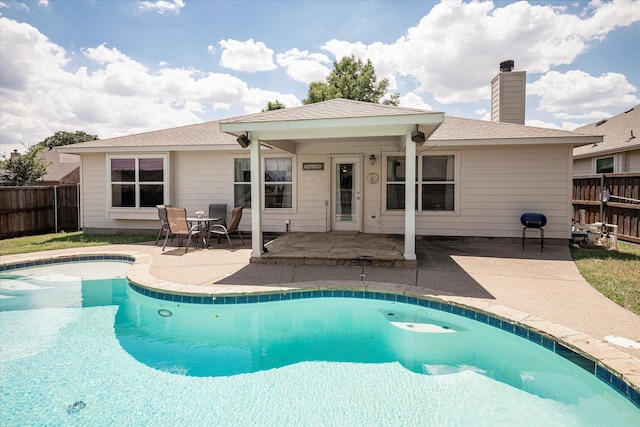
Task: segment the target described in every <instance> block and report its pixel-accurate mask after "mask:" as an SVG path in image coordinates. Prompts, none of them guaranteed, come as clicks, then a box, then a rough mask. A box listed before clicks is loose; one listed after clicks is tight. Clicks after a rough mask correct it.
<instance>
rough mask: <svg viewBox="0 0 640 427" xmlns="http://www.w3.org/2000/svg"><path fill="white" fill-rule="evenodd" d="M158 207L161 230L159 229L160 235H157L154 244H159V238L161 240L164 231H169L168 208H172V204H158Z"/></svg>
mask: <svg viewBox="0 0 640 427" xmlns="http://www.w3.org/2000/svg"><path fill="white" fill-rule="evenodd" d="M156 207H157V208H158V218H160V230H158V237H156V242H155V243H154V244H153V245H154V246H158V240H160V236H161V235H162V232H163V231H164V232H165V233H169V224H168V223H167V211H166V208H170V207H171V205H156Z"/></svg>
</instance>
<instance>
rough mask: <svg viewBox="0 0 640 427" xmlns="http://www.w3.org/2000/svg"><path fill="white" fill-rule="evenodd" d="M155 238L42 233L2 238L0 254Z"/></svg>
mask: <svg viewBox="0 0 640 427" xmlns="http://www.w3.org/2000/svg"><path fill="white" fill-rule="evenodd" d="M155 240H156V235H155V234H147V235H123V234H116V235H107V234H84V233H83V232H82V231H77V232H74V233H58V234H55V233H54V234H42V235H39V236H29V237H17V238H15V239H6V240H0V256H2V255H12V254H24V253H29V252H38V251H50V250H54V249H68V248H84V247H87V246H105V245H115V244H127V243H142V242H149V241H151V242H153V241H155Z"/></svg>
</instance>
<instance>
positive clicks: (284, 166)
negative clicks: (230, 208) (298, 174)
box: [233, 157, 293, 209]
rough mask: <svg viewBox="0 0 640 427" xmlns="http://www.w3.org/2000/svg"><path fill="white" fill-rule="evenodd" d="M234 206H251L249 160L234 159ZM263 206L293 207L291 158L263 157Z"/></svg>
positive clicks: (272, 207) (274, 207) (266, 207)
mask: <svg viewBox="0 0 640 427" xmlns="http://www.w3.org/2000/svg"><path fill="white" fill-rule="evenodd" d="M233 193H234V203H235V206H243V207H246V208H250V207H251V161H250V159H248V158H241V159H234V183H233ZM264 207H265V209H290V208H292V207H293V159H292V158H290V157H284V158H272V157H269V158H265V159H264Z"/></svg>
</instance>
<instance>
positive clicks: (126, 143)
mask: <svg viewBox="0 0 640 427" xmlns="http://www.w3.org/2000/svg"><path fill="white" fill-rule="evenodd" d="M428 113H430V111H426V110H421V109H417V108H402V107H393V106H388V105H382V104H374V103H370V102H360V101H352V100H347V99H332V100H329V101H324V102H319V103H316V104H309V105H303V106H301V107H295V108H284V109H280V110H272V111H265V112H261V113H255V114H249V115H245V116H239V117H232V118H229V119H224V120H219V121H211V122H205V123H197V124H193V125H188V126H180V127H176V128H171V129H163V130H157V131H151V132H145V133H140V134H134V135H127V136H121V137H116V138H109V139H103V140H97V141H87V142H82V143H79V144H73V145H72V146H69V148H68V149H64V151H65V152H74V151H73V149H74V148H78V149H94V150H95V149H100V148H105V149H107V148H125V147H126V148H138V147H140V148H142V147H176V146H179V147H184V148H186V147H211V146H212V145H231V146H233V147H236V146H237V143H236V138H235V137H234V136H232V135H229V134H226V133H223V132H221V131H220V124H221V123H256V122H278V121H295V120H315V119H317V120H323V119H339V118H365V117H378V116H402V115H415V114H428ZM579 136H581V135H580V134H579V133H576V132H571V131H564V130H555V129H547V128H536V127H531V126H523V125H516V124H511V123H495V122H489V121H485V120H474V119H465V118H460V117H450V116H445V118H444V123H443V124H442V125H441V126H440V127H439V128H438V129H437V130H436V131H435V133H434V134H433V135H432V136H431V138H429V140H430V141H463V140H471V141H478V140H480V141H481V140H492V139H493V140H495V139H504V140H506V139H519V138H562V137H574V138H575V137H579ZM92 151H93V150H92Z"/></svg>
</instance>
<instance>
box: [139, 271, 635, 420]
mask: <svg viewBox="0 0 640 427" xmlns="http://www.w3.org/2000/svg"><path fill="white" fill-rule="evenodd" d="M129 286H130V287H131V289H133V290H134V291H136V292H138V293H139V294H142V295H144V296H147V297H150V298H155V299H158V300H163V301H171V302H177V303H191V304H216V305H229V304H255V303H261V302H273V301H290V300H299V299H310V298H354V299H372V300H383V301H391V302H399V303H404V304H409V305H416V306H419V307H425V308H430V309H433V310H438V311H443V312H446V313H451V314H455V315H458V316H462V317H466V318H468V319H471V320H475V321H477V322H480V323H484V324H486V325H489V326H493V327H495V328H498V329H501V330H503V331H505V332H509V333H511V334H514V335H516V336H519V337H521V338H524V339H526V340H529V341H531V342H532V343H534V344H538V345H540V346H542V347H544V348H546V349H547V350H549V351H553V352H554V353H556V354H557V355H559V356H561V357H563V358H565V359H567V360H569V361H570V362H573V363H574V364H576V365H578V366H580V367H581V368H583V369H585V370H586V371H587V372H589V373H591V374H593V375H595V376H596V377H597V378H598V379H600V380H602V381H604V382H605V383H606V384H608V385H609V386H610V387H612V388H613V389H614V390H616V391H618V392H619V393H620V394H622V395H623V396H625V397H626V398H627V399H628V400H629V401H630V402H631V403H633V404H634V405H635V406H636V407H637V408H638V409H640V392H638V391H637V390H636V389H634V388H633V387H632V386H630V385H629V384H627V383H626V382H625V381H624V380H623V379H621V378H619V377H618V376H617V375H615V374H614V373H613V372H611V371H609V370H608V369H607V368H606V367H604V366H602V365H599V364H598V363H596V362H594V361H593V360H590V359H587V358H586V357H584V356H582V355H581V354H580V353H577V352H575V351H573V350H571V349H570V348H568V347H565V346H564V345H562V344H561V343H559V342H558V341H556V340H554V339H552V338H549V337H547V336H545V335H543V334H540V333H538V332H535V331H533V330H531V329H529V328H527V327H525V326H523V325H518V324H516V323H512V322H509V321H506V320H502V319H500V318H498V317H495V316H492V315H490V314H487V313H482V312H478V311H475V310H473V309H470V308H467V307H461V306H458V305H454V304H449V303H446V302H442V301H434V300H430V299H427V298H418V297H411V296H406V295H398V294H394V293H387V292H377V291H376V292H374V291H357V290H341V289H323V290H306V291H289V292H281V293H266V294H254V295H237V296H233V295H228V296H217V297H216V296H188V295H180V294H170V293H164V292H159V291H154V290H150V289H147V288H144V287H142V286H138V285H136V284H135V283H131V282H129Z"/></svg>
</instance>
